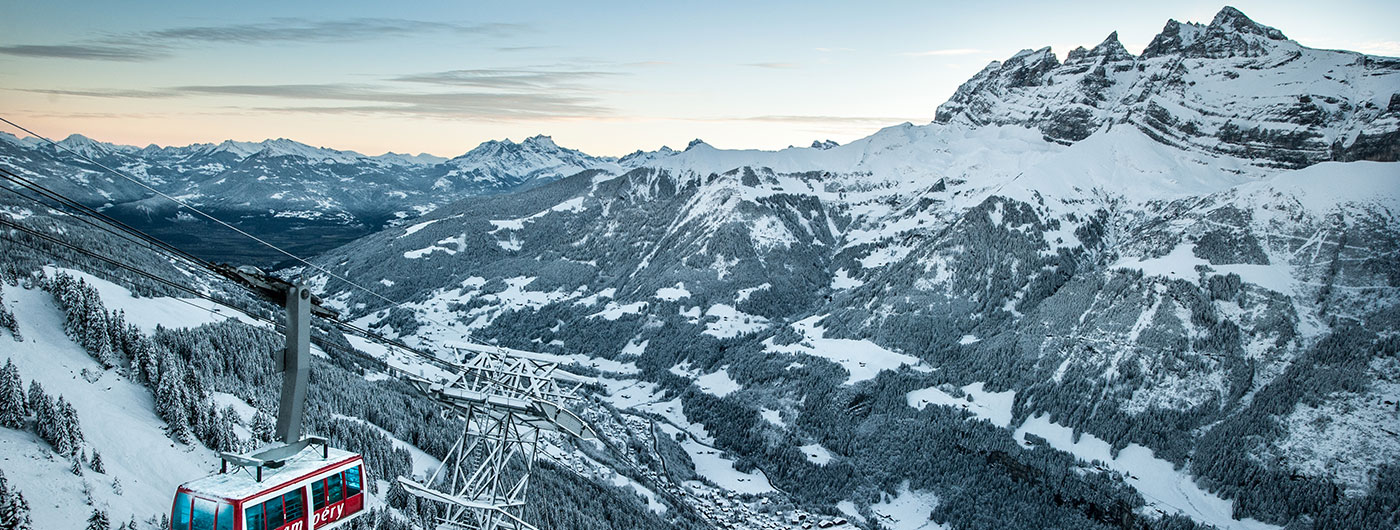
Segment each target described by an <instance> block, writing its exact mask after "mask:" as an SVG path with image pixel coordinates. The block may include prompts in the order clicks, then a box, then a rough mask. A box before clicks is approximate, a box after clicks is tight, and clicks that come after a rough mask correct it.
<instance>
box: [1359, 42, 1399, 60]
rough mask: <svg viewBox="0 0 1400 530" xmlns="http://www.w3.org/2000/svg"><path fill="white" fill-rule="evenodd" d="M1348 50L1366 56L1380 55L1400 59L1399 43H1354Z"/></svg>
mask: <svg viewBox="0 0 1400 530" xmlns="http://www.w3.org/2000/svg"><path fill="white" fill-rule="evenodd" d="M1349 49H1351V50H1354V51H1358V52H1361V53H1364V54H1367V55H1381V56H1385V57H1400V41H1393V40H1390V41H1374V42H1362V43H1356V44H1353V45H1352V46H1350V47H1349Z"/></svg>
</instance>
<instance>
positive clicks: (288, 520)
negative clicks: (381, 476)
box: [170, 447, 369, 530]
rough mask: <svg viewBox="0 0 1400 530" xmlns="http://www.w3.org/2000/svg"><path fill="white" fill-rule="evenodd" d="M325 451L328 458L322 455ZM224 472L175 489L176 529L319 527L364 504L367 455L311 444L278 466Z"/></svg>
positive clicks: (173, 526) (345, 517) (328, 526)
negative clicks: (255, 471) (363, 458)
mask: <svg viewBox="0 0 1400 530" xmlns="http://www.w3.org/2000/svg"><path fill="white" fill-rule="evenodd" d="M323 454H324V455H325V456H324V458H323V456H322V455H323ZM258 471H259V472H260V474H261V475H262V481H261V482H259V481H258V480H257V477H256V476H255V474H254V473H253V472H235V473H221V474H218V475H214V476H210V477H205V478H202V479H199V480H195V481H191V482H187V483H185V484H184V485H181V486H180V489H179V490H178V491H177V492H176V493H175V505H174V507H173V508H172V509H171V517H170V526H171V529H172V530H320V529H323V528H324V529H331V528H336V527H338V526H341V525H344V524H345V523H348V522H350V520H352V519H354V518H355V516H356V515H358V514H359V513H360V512H361V511H362V510H364V508H365V493H364V484H365V481H367V480H369V479H368V477H367V476H366V474H365V469H364V461H363V460H362V459H361V458H360V455H358V454H355V453H351V452H347V451H341V450H338V449H333V448H323V449H317V448H312V447H307V448H305V449H302V450H301V451H300V452H299V453H297V454H296V455H295V456H293V457H291V458H288V459H287V460H286V461H285V463H284V465H282V467H279V468H277V469H268V470H266V471H263V470H262V469H259V470H258Z"/></svg>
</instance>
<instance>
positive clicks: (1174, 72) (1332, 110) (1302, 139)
mask: <svg viewBox="0 0 1400 530" xmlns="http://www.w3.org/2000/svg"><path fill="white" fill-rule="evenodd" d="M1397 84H1400V59H1395V58H1389V57H1376V56H1370V55H1363V54H1360V53H1356V52H1347V51H1336V50H1317V49H1312V48H1307V47H1305V46H1302V45H1300V44H1298V43H1297V42H1294V41H1292V40H1289V39H1288V38H1287V37H1285V36H1284V35H1283V33H1282V32H1280V31H1279V30H1277V29H1274V28H1271V27H1268V26H1264V25H1262V24H1258V23H1256V22H1254V21H1252V20H1250V19H1249V18H1248V17H1246V16H1245V15H1244V14H1243V13H1241V12H1240V11H1239V10H1236V9H1234V8H1231V7H1227V8H1225V9H1223V10H1221V11H1220V13H1219V14H1218V15H1216V16H1215V19H1214V20H1212V21H1211V22H1210V24H1209V25H1202V24H1196V23H1184V24H1183V23H1180V22H1177V21H1175V20H1172V21H1168V22H1167V25H1166V27H1165V28H1163V29H1162V32H1161V33H1160V34H1158V35H1157V36H1156V37H1155V38H1153V39H1152V43H1151V44H1149V45H1148V47H1147V49H1146V50H1143V51H1142V53H1141V55H1138V56H1134V55H1133V54H1131V53H1129V52H1128V51H1127V50H1125V49H1124V48H1123V45H1122V44H1121V43H1119V42H1118V34H1117V33H1116V32H1115V33H1113V34H1111V35H1109V36H1108V38H1107V39H1104V41H1103V42H1101V43H1099V44H1098V45H1096V46H1094V47H1093V48H1092V49H1087V50H1086V49H1084V48H1083V47H1080V48H1076V49H1074V50H1071V51H1070V52H1069V55H1068V56H1067V57H1066V58H1065V61H1064V62H1063V63H1061V62H1060V61H1059V60H1058V59H1057V58H1056V56H1055V54H1054V53H1053V52H1052V51H1051V50H1050V48H1048V47H1046V48H1040V49H1038V50H1023V51H1021V52H1020V53H1017V54H1016V55H1014V56H1012V57H1011V58H1009V59H1007V60H1005V61H1000V62H993V63H991V64H989V65H987V67H986V68H984V69H983V70H982V71H981V72H979V73H978V74H977V75H975V76H973V77H972V79H970V80H968V81H967V82H966V83H964V84H963V85H962V86H961V87H959V88H958V91H957V93H955V94H954V95H953V97H952V99H950V100H949V101H948V102H947V103H944V104H943V105H940V106H939V107H938V114H937V116H936V118H935V120H936V121H938V122H939V123H955V124H965V125H973V126H979V125H988V124H997V125H1015V126H1021V127H1033V128H1035V129H1037V130H1039V131H1041V132H1042V133H1043V134H1044V135H1045V137H1046V138H1047V139H1049V140H1051V141H1055V142H1060V143H1071V142H1077V141H1080V140H1083V139H1084V138H1087V137H1089V136H1090V135H1092V134H1093V133H1094V132H1096V131H1099V130H1102V129H1103V128H1105V127H1109V126H1113V125H1126V126H1132V127H1136V128H1138V129H1140V130H1142V131H1143V132H1144V133H1145V134H1148V135H1149V136H1152V137H1153V138H1155V139H1157V140H1158V141H1160V142H1163V143H1168V144H1173V145H1179V146H1182V147H1186V148H1189V149H1193V150H1201V151H1207V152H1211V153H1216V154H1228V155H1233V156H1238V157H1243V158H1253V159H1259V160H1261V161H1267V162H1268V163H1270V164H1272V165H1277V166H1279V167H1292V168H1297V167H1303V166H1306V165H1310V164H1313V163H1316V162H1321V161H1325V160H1340V161H1349V160H1395V159H1396V157H1397V155H1400V153H1397V152H1396V145H1400V136H1397V130H1400V94H1397V93H1396V92H1395V87H1396V85H1397Z"/></svg>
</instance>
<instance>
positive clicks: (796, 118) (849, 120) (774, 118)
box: [720, 115, 912, 125]
mask: <svg viewBox="0 0 1400 530" xmlns="http://www.w3.org/2000/svg"><path fill="white" fill-rule="evenodd" d="M734 119H737V120H741V121H763V122H776V123H844V124H852V125H868V124H886V125H894V124H899V123H904V122H906V121H912V120H910V119H909V118H896V117H889V116H820V115H817V116H809V115H766V116H748V117H743V118H734ZM720 121H728V120H720Z"/></svg>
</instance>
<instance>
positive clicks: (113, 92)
mask: <svg viewBox="0 0 1400 530" xmlns="http://www.w3.org/2000/svg"><path fill="white" fill-rule="evenodd" d="M11 90H16V91H19V92H29V93H32V94H48V95H51V96H80V97H87V98H134V99H155V98H168V97H176V96H179V94H176V93H174V92H170V91H167V90H133V89H117V88H110V89H101V88H99V89H93V90H65V89H57V88H16V89H11Z"/></svg>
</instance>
